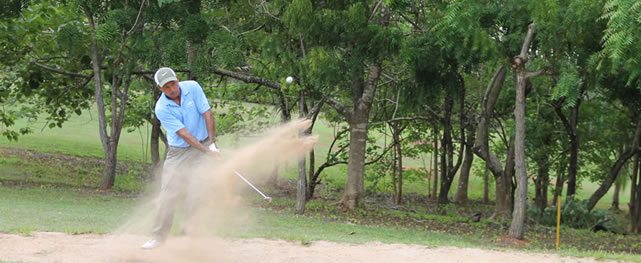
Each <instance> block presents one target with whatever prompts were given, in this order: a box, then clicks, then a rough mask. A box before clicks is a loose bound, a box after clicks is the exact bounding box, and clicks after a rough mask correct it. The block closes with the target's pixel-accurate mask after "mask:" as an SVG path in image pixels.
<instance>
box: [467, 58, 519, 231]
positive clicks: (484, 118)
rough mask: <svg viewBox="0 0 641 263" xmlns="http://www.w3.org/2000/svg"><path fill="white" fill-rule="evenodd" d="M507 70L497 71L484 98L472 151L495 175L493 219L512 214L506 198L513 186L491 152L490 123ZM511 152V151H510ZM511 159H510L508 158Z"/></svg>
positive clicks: (502, 67) (501, 68) (502, 68)
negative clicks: (510, 187) (509, 187)
mask: <svg viewBox="0 0 641 263" xmlns="http://www.w3.org/2000/svg"><path fill="white" fill-rule="evenodd" d="M505 76H506V70H505V67H504V66H501V67H499V68H498V69H497V71H496V72H495V73H494V76H493V77H492V80H491V81H490V83H489V84H488V87H487V90H486V92H485V96H484V97H483V101H482V105H481V106H482V107H481V114H479V119H478V126H477V127H476V136H475V141H474V147H473V148H472V150H473V151H474V154H476V156H478V157H479V158H481V159H483V161H485V163H486V165H487V167H488V169H489V170H490V172H492V175H494V179H495V182H496V193H495V199H496V206H495V210H494V215H492V217H499V218H501V217H507V216H509V213H510V206H509V202H508V201H509V200H508V199H507V198H506V197H507V196H508V195H509V194H508V193H509V190H508V187H507V186H508V184H509V185H511V182H510V180H506V179H505V171H504V169H503V165H501V162H500V160H499V158H498V157H497V156H496V155H495V154H493V153H491V152H490V150H489V136H488V134H489V123H490V119H491V117H492V112H493V111H494V105H495V104H496V101H497V100H498V97H499V95H500V93H501V89H502V88H503V83H504V82H505ZM508 152H510V150H508ZM508 159H509V158H508Z"/></svg>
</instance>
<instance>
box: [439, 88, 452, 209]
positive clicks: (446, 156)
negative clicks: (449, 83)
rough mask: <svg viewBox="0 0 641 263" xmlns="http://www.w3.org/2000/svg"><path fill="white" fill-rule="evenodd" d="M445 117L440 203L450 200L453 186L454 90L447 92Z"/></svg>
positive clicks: (442, 140) (442, 141)
mask: <svg viewBox="0 0 641 263" xmlns="http://www.w3.org/2000/svg"><path fill="white" fill-rule="evenodd" d="M443 106H444V107H443V108H444V111H445V112H444V117H443V138H442V139H441V147H442V148H443V149H442V150H443V151H441V189H440V191H439V194H438V203H439V204H447V203H449V202H450V200H449V198H448V194H449V192H450V187H451V186H452V178H450V176H449V175H450V170H451V169H452V167H451V166H450V162H451V158H452V155H451V154H450V153H451V152H452V148H453V147H454V145H453V144H452V108H453V106H454V98H453V96H452V92H445V101H444V105H443Z"/></svg>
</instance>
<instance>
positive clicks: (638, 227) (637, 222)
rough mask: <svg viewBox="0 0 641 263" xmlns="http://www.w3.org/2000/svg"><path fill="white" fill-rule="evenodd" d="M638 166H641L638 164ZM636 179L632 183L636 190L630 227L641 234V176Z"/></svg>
mask: <svg viewBox="0 0 641 263" xmlns="http://www.w3.org/2000/svg"><path fill="white" fill-rule="evenodd" d="M637 156H638V154H637ZM637 168H641V167H639V166H638V165H637ZM637 172H638V171H637ZM635 179H636V181H633V183H632V189H633V190H634V191H635V193H634V199H631V200H630V219H631V220H630V225H631V227H630V229H631V232H632V233H635V234H641V178H639V176H637V178H635Z"/></svg>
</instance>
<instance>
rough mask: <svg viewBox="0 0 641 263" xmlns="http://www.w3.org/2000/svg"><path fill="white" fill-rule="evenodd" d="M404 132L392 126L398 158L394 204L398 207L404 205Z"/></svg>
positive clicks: (395, 161)
mask: <svg viewBox="0 0 641 263" xmlns="http://www.w3.org/2000/svg"><path fill="white" fill-rule="evenodd" d="M402 131H403V129H402V128H400V127H398V125H397V124H393V125H392V137H393V140H394V145H395V146H394V147H395V151H396V154H395V156H396V158H395V160H394V167H395V169H394V170H395V171H396V172H394V174H395V175H396V176H395V177H396V184H397V186H396V187H395V188H396V191H395V195H394V203H395V204H397V205H400V204H402V203H403V152H402V148H401V132H402Z"/></svg>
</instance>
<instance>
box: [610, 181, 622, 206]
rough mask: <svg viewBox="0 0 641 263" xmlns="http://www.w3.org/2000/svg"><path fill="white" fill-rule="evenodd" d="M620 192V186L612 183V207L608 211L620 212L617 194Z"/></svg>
mask: <svg viewBox="0 0 641 263" xmlns="http://www.w3.org/2000/svg"><path fill="white" fill-rule="evenodd" d="M620 191H621V184H620V183H618V182H615V183H614V192H613V193H612V205H611V206H610V209H613V210H621V209H620V208H619V192H620Z"/></svg>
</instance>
